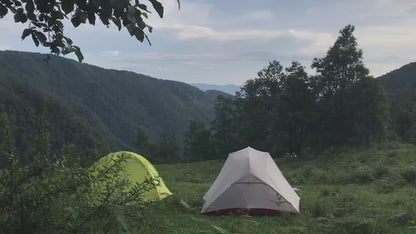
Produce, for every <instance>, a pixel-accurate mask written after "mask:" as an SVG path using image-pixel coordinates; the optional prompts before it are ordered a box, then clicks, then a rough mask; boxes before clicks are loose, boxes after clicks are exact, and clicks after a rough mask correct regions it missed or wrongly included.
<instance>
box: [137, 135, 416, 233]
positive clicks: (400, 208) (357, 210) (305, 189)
mask: <svg viewBox="0 0 416 234" xmlns="http://www.w3.org/2000/svg"><path fill="white" fill-rule="evenodd" d="M415 150H416V148H415V146H414V145H410V144H402V143H382V144H375V145H373V146H371V147H366V148H365V149H359V148H350V147H338V148H333V149H332V150H330V151H329V152H326V153H325V154H328V155H323V154H316V155H313V156H312V157H309V156H308V155H305V156H304V158H303V159H302V160H292V159H289V158H279V159H278V160H277V164H278V166H279V168H280V170H281V171H282V173H283V175H284V176H285V177H286V178H287V179H288V180H289V182H290V183H291V185H292V186H293V187H300V188H301V190H300V191H297V193H298V194H299V196H300V197H301V203H300V205H301V212H302V213H301V214H300V215H287V216H286V215H282V216H277V217H276V216H273V217H267V216H264V217H251V216H203V215H202V216H201V215H200V214H199V212H200V208H201V206H202V201H201V198H202V196H203V195H204V194H205V193H206V192H207V190H208V189H209V187H210V186H211V185H212V182H213V181H214V180H215V178H216V176H217V175H218V173H219V171H220V169H221V167H222V166H223V163H224V161H223V160H221V161H219V160H218V161H205V162H198V163H185V164H166V165H158V170H159V171H160V172H161V173H162V174H163V175H165V176H164V177H163V178H164V180H165V182H166V184H168V185H169V188H170V189H171V190H172V191H173V193H174V194H175V195H176V198H175V199H169V200H166V201H165V202H162V203H160V204H159V205H158V206H156V207H155V208H154V209H153V210H152V211H149V212H147V213H146V214H147V215H146V217H147V219H150V220H151V219H156V218H157V219H158V220H159V221H158V224H160V225H152V226H151V227H148V228H147V229H145V230H146V231H148V232H152V231H153V232H158V233H170V232H172V230H174V231H176V232H178V233H195V232H201V233H218V230H216V228H214V227H213V226H212V225H214V226H216V227H219V228H221V229H222V230H225V231H226V232H228V233H414V229H413V228H412V227H413V226H414V222H415V221H416V220H415V217H416V216H414V207H415V206H416V200H415V199H414V193H415V192H416V190H415V187H414V186H408V184H407V182H406V181H404V179H403V178H402V177H401V175H400V174H398V173H399V172H400V171H401V170H402V169H403V168H405V167H406V166H407V165H408V163H409V161H413V160H414V152H415ZM392 151H394V152H395V156H394V157H390V156H389V155H390V154H391V153H392ZM366 159H368V160H367V161H366ZM380 168H381V169H380ZM357 170H369V171H371V175H372V177H373V179H374V180H373V182H352V181H351V180H349V179H350V178H354V175H356V173H357ZM377 171H382V172H381V173H377ZM386 171H387V173H386ZM336 174H338V175H342V178H341V176H337V180H335V178H333V177H335V176H336ZM298 175H303V176H304V179H303V182H300V183H294V182H292V181H293V180H292V179H293V178H294V177H296V176H298ZM323 177H326V179H325V180H320V179H319V178H323ZM338 179H340V180H338ZM341 179H346V180H341ZM387 180H389V181H390V185H388V186H386V187H385V188H382V187H381V185H380V184H379V182H380V181H387ZM343 181H344V182H343ZM183 203H186V204H187V205H186V206H185V205H183ZM403 212H405V213H407V214H408V215H409V220H408V222H406V223H394V222H390V221H389V217H391V216H393V215H395V214H398V213H403Z"/></svg>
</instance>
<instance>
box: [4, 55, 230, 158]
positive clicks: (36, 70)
mask: <svg viewBox="0 0 416 234" xmlns="http://www.w3.org/2000/svg"><path fill="white" fill-rule="evenodd" d="M0 67H1V69H0V82H1V84H2V85H1V87H0V89H1V93H0V112H5V113H7V115H8V117H9V119H10V121H11V123H12V124H13V125H15V126H16V127H17V131H16V137H17V145H18V149H19V151H20V152H22V153H25V152H26V151H27V150H28V148H29V144H30V138H31V136H32V135H33V134H32V131H33V130H32V129H33V128H34V123H33V118H32V116H33V113H35V111H36V110H37V109H39V107H40V105H41V102H42V100H43V99H44V98H46V99H47V100H46V106H47V110H48V111H47V113H46V119H45V120H46V125H47V128H48V130H49V131H50V132H51V135H52V136H53V139H54V140H53V144H52V147H53V149H55V150H58V149H59V148H60V147H61V146H62V145H63V144H65V143H70V144H74V145H75V146H77V147H78V148H80V149H88V148H96V147H101V146H103V145H106V146H108V147H109V148H110V149H111V150H123V149H124V150H133V149H134V147H135V146H134V144H135V139H136V135H137V134H138V133H142V132H144V133H145V134H146V135H147V136H148V137H149V138H150V140H151V141H152V142H157V141H158V140H159V139H160V138H161V135H162V134H165V135H166V134H167V135H169V137H170V138H177V139H178V140H179V141H181V139H182V138H183V133H184V131H185V130H186V128H187V125H188V122H189V121H190V120H195V121H198V122H202V123H204V124H209V123H210V122H211V121H212V120H213V119H214V112H213V111H212V107H213V105H214V101H215V98H216V96H217V95H218V94H223V95H226V94H224V93H222V92H218V91H206V92H203V91H201V90H199V89H197V88H195V87H192V86H190V85H187V84H184V83H180V82H175V81H168V80H160V79H155V78H151V77H148V76H144V75H140V74H135V73H132V72H126V71H116V70H107V69H103V68H99V67H96V66H91V65H88V64H80V63H78V62H75V61H72V60H69V59H65V58H61V57H58V56H53V55H42V54H35V53H26V52H14V51H2V52H0Z"/></svg>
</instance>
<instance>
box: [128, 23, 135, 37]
mask: <svg viewBox="0 0 416 234" xmlns="http://www.w3.org/2000/svg"><path fill="white" fill-rule="evenodd" d="M126 28H127V30H128V31H129V33H130V36H134V35H135V34H136V30H137V29H136V27H134V25H133V24H132V23H129V24H127V25H126Z"/></svg>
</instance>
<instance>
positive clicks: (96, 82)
mask: <svg viewBox="0 0 416 234" xmlns="http://www.w3.org/2000/svg"><path fill="white" fill-rule="evenodd" d="M353 31H354V27H353V26H350V25H348V26H346V27H345V28H344V29H342V30H341V31H340V36H339V38H338V39H337V41H336V42H335V44H334V46H333V47H331V48H330V49H329V51H328V53H327V54H326V56H325V57H323V58H320V59H318V58H317V59H315V60H314V62H313V64H312V67H313V68H315V69H316V72H317V73H316V75H314V76H310V75H308V74H307V73H306V72H305V69H304V67H303V66H302V65H301V64H300V63H298V62H293V63H292V65H291V66H290V67H287V68H283V66H282V65H281V64H280V63H279V62H278V61H272V62H270V63H269V64H268V66H267V67H265V68H264V69H262V70H261V71H260V72H259V73H258V74H257V77H256V78H255V79H253V80H249V81H247V82H246V84H245V85H244V87H242V89H241V90H240V91H239V92H238V93H237V94H236V96H235V97H231V98H230V97H224V96H219V97H218V98H217V99H216V101H215V102H214V98H213V96H212V95H208V94H207V93H203V92H201V91H198V90H197V89H195V88H191V87H189V86H187V85H183V84H179V83H178V82H170V81H161V80H156V79H152V78H149V77H144V76H141V75H137V74H133V73H129V72H117V71H112V70H104V69H99V68H96V67H93V66H88V65H80V64H77V63H74V62H68V61H66V60H64V59H62V58H55V57H54V59H52V60H47V61H46V62H42V59H40V58H41V57H40V55H35V54H30V55H29V56H27V54H24V53H15V52H2V53H3V54H5V55H7V61H5V60H6V56H0V64H2V65H3V64H4V66H2V70H0V82H1V84H3V85H1V86H0V89H1V91H2V94H3V92H4V93H5V94H6V96H5V95H2V96H1V99H0V110H1V111H2V113H3V114H2V115H1V117H0V131H1V132H0V156H1V157H0V159H1V160H2V161H1V165H2V166H3V167H2V169H1V171H0V232H5V233H15V232H17V233H22V232H23V233H24V232H34V233H79V232H82V233H85V232H86V233H89V232H110V233H120V232H141V233H150V232H155V233H171V232H172V230H175V231H176V232H178V233H274V232H279V233H412V232H414V231H415V229H416V223H415V222H416V210H415V208H414V207H416V200H415V198H414V197H415V196H414V194H415V192H416V187H415V186H416V158H415V157H414V154H415V152H416V146H414V145H412V144H407V143H398V142H395V141H393V140H394V139H399V138H398V137H401V139H403V140H405V141H408V142H413V141H414V140H415V139H416V137H415V133H414V131H413V130H414V128H415V123H416V119H415V116H416V115H414V113H413V112H414V106H415V103H416V101H415V98H414V97H416V95H414V93H413V92H411V91H405V92H403V95H402V96H397V97H398V98H397V97H396V98H397V99H396V100H394V101H391V100H389V97H388V95H387V94H386V92H385V91H384V89H383V86H382V83H381V82H380V80H376V79H373V78H372V77H369V76H368V70H367V69H366V68H365V65H364V64H363V62H362V52H361V50H359V49H358V48H357V43H356V40H355V37H354V36H353ZM21 64H25V65H21ZM68 75H70V76H71V79H68ZM211 93H212V92H211ZM212 94H215V95H217V94H218V93H215V92H214V93H212ZM42 96H49V98H48V99H43V98H42ZM42 100H43V101H42ZM391 102H397V103H398V105H390V104H391ZM47 103H49V105H46V104H47ZM209 105H211V106H212V107H213V109H214V114H215V118H214V116H210V113H211V114H212V112H210V107H207V106H209ZM49 106H51V107H49ZM35 107H36V108H35ZM50 108H52V109H50ZM32 113H35V114H34V117H33V118H29V117H25V118H23V117H22V115H26V114H27V115H28V116H31V114H32ZM49 113H52V115H50V114H49ZM199 120H201V121H199ZM211 120H213V121H212V122H211V125H210V126H208V123H209V122H210V121H211ZM154 123H158V124H154ZM20 124H22V125H20ZM14 126H18V127H17V128H14ZM79 126H81V127H82V126H84V127H83V129H84V130H77V129H78V127H79ZM184 126H185V127H184ZM186 126H188V130H187V131H184V130H183V129H184V128H186ZM68 127H69V130H65V131H63V130H61V129H65V128H68ZM207 127H209V128H207ZM50 129H51V130H50ZM167 132H168V133H167ZM90 133H91V134H90ZM104 133H105V134H107V135H105V136H106V137H108V138H104V139H99V138H97V137H96V136H97V135H98V136H102V135H103V134H104ZM148 133H149V135H147V134H148ZM169 133H175V135H176V136H178V135H181V134H182V133H183V134H184V148H183V149H182V147H181V144H180V142H179V141H178V138H177V137H176V136H175V135H174V134H169ZM71 134H73V135H71ZM94 134H96V135H95V136H94ZM396 134H397V136H398V137H397V136H396ZM55 136H58V141H57V142H54V141H53V139H54V137H55ZM60 136H62V138H61V137H60ZM72 138H76V139H78V140H79V141H80V142H79V144H80V146H82V142H83V141H88V140H90V141H91V143H84V144H85V148H83V147H79V148H81V149H77V148H75V147H73V146H71V145H68V144H65V143H67V142H69V143H73V142H71V141H72V140H75V139H72ZM71 139H72V140H71ZM111 139H116V141H115V143H114V145H115V146H114V147H111V149H109V148H106V147H103V148H102V147H99V146H100V143H101V142H104V143H105V142H106V141H109V140H111ZM117 141H119V142H121V143H120V144H118V142H117ZM75 142H76V141H75ZM22 145H23V146H24V147H22ZM132 145H134V146H135V147H137V149H138V152H139V153H141V154H143V155H145V156H146V157H147V158H149V159H150V160H151V161H152V162H157V163H174V162H178V161H188V162H192V163H187V164H164V165H156V167H157V168H158V169H159V171H160V172H161V174H162V177H163V178H164V180H165V182H166V185H167V186H168V187H169V189H170V190H171V191H172V192H173V193H174V194H175V196H172V197H169V198H166V199H164V200H163V201H161V202H157V203H144V202H143V201H142V199H141V198H140V194H141V192H143V191H146V189H147V188H148V186H152V181H148V182H145V183H143V184H138V185H137V186H136V187H135V188H134V189H132V190H129V191H126V189H125V188H126V187H125V186H126V185H127V182H128V181H119V180H114V181H112V183H110V184H109V185H108V186H106V187H105V189H100V190H99V191H97V190H96V189H94V187H96V186H95V183H98V184H102V183H103V181H108V180H110V181H111V180H112V179H113V178H112V177H111V176H108V175H109V174H110V173H107V172H109V170H112V171H114V173H116V174H117V170H118V167H117V165H119V162H115V163H114V165H115V166H112V167H109V168H104V169H103V170H102V171H100V172H99V173H98V174H99V176H94V177H92V176H91V173H90V171H89V170H88V168H89V166H90V165H91V164H92V163H93V162H94V161H96V160H97V158H99V157H101V156H103V155H105V154H106V151H108V150H114V149H116V148H117V147H120V146H121V147H122V146H127V147H133V146H132ZM247 145H250V146H252V147H254V148H257V149H260V150H264V151H269V152H272V154H273V155H274V156H278V157H276V158H277V163H278V165H279V167H280V169H281V170H282V172H283V174H284V175H285V177H286V178H287V179H288V180H289V182H290V183H291V185H292V186H293V187H299V188H301V190H300V191H299V192H298V193H299V195H300V197H301V199H302V202H301V210H302V214H301V215H288V214H284V215H282V216H278V217H250V216H226V217H213V216H200V215H199V211H200V208H201V206H202V199H201V198H202V197H203V195H204V194H205V192H206V191H207V190H208V189H209V187H210V186H211V184H212V183H213V181H214V180H215V177H216V176H217V174H218V173H219V171H220V169H221V166H222V165H223V163H224V161H223V160H222V159H224V158H225V157H226V155H227V154H228V153H229V152H232V151H234V150H237V149H241V148H243V147H246V146H247ZM88 146H94V147H95V146H97V148H96V149H86V148H87V147H88ZM212 159H220V160H212ZM120 160H121V161H122V160H123V158H121V159H120ZM209 160H211V161H209ZM121 161H120V162H121ZM194 161H205V162H194ZM114 173H113V174H114ZM101 187H102V186H101Z"/></svg>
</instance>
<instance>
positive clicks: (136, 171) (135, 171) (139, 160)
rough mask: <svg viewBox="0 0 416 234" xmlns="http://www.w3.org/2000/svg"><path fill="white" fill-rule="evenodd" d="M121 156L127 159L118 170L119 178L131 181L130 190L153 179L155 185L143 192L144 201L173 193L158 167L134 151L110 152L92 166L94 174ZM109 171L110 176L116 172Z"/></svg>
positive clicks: (108, 166) (159, 198)
mask: <svg viewBox="0 0 416 234" xmlns="http://www.w3.org/2000/svg"><path fill="white" fill-rule="evenodd" d="M121 157H123V158H124V159H125V160H124V161H122V162H121V164H120V171H119V172H118V173H119V175H118V176H117V177H118V178H117V179H124V180H127V181H128V182H129V185H128V187H127V189H128V190H129V189H131V188H133V187H134V186H135V185H136V184H137V183H139V184H140V183H143V182H144V181H146V180H148V181H151V183H153V184H154V186H152V188H150V189H149V190H148V191H145V192H143V194H142V198H143V200H144V201H158V200H162V199H164V198H166V197H168V196H170V195H172V193H171V192H170V191H169V189H168V188H167V187H166V185H165V183H164V182H163V180H162V178H161V177H160V176H159V173H158V172H157V170H156V168H155V167H153V165H152V164H151V163H150V162H149V161H148V160H147V159H146V158H144V157H143V156H141V155H139V154H136V153H133V152H128V151H120V152H115V153H110V154H108V155H107V156H105V157H102V158H101V159H100V160H98V161H97V162H96V163H94V165H92V166H91V168H90V169H91V172H92V175H95V176H96V175H97V172H98V171H100V170H101V171H103V170H104V169H105V168H110V167H111V166H113V165H114V164H115V162H116V161H117V160H119V159H120V158H121ZM109 173H110V178H111V173H112V174H115V172H109ZM106 176H108V174H106ZM114 176H115V175H114Z"/></svg>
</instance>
